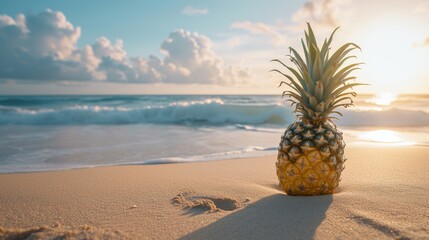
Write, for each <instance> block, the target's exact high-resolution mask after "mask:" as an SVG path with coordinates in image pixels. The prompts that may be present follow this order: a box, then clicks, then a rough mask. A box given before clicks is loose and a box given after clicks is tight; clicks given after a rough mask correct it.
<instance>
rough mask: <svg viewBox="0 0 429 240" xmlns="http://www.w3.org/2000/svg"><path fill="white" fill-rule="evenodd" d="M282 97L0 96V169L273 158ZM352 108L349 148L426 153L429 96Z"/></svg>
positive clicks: (289, 117) (285, 115)
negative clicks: (419, 149) (420, 148)
mask: <svg viewBox="0 0 429 240" xmlns="http://www.w3.org/2000/svg"><path fill="white" fill-rule="evenodd" d="M284 100H285V99H282V98H281V97H280V96H271V95H269V96H268V95H267V96H266V95H263V96H259V95H258V96H249V95H227V96H224V95H219V96H203V95H180V96H172V95H168V96H161V95H157V96H152V95H131V96H124V95H113V96H0V172H1V173H9V172H34V171H49V170H60V169H71V168H84V167H94V166H107V165H123V164H163V163H178V162H194V161H210V160H220V159H232V158H240V157H249V156H264V155H272V154H275V153H276V151H277V145H278V142H279V141H280V136H281V134H282V132H283V131H284V130H285V128H286V127H287V126H288V125H289V124H290V123H292V122H293V121H294V120H295V117H294V115H293V113H292V109H291V108H290V107H289V103H287V102H286V103H285V102H284ZM354 103H355V105H356V107H351V108H348V109H342V110H341V112H342V113H343V114H344V117H343V118H341V119H340V120H338V121H336V123H337V125H339V127H340V129H341V130H342V131H343V132H344V138H345V140H346V142H347V144H348V145H367V146H371V145H376V146H385V147H398V146H399V147H400V146H429V95H399V96H395V95H393V94H378V95H362V96H358V98H356V99H355V102H354ZM346 154H347V150H346ZM274 161H275V159H273V164H274Z"/></svg>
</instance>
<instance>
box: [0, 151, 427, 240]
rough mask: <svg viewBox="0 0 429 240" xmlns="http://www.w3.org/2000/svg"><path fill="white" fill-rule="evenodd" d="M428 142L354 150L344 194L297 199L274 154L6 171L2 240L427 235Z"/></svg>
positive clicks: (0, 182) (0, 187) (0, 198)
mask: <svg viewBox="0 0 429 240" xmlns="http://www.w3.org/2000/svg"><path fill="white" fill-rule="evenodd" d="M428 153H429V150H428V149H427V148H425V147H403V148H393V147H348V148H347V152H346V154H347V156H348V158H349V160H348V161H347V163H346V169H345V171H344V172H343V177H342V178H343V180H342V182H341V184H340V188H339V189H338V192H337V193H336V194H334V195H327V196H318V197H291V196H287V195H285V194H284V193H283V192H282V191H281V190H280V189H279V188H278V187H277V182H278V181H277V178H276V175H275V167H274V162H275V156H270V157H257V158H249V159H234V160H222V161H211V162H200V163H187V164H161V165H130V166H114V167H98V168H88V169H77V170H66V171H55V172H40V173H25V174H2V175H0V191H1V195H0V226H2V228H1V229H0V238H2V239H9V238H8V237H10V239H14V237H16V238H18V239H19V238H25V237H28V236H30V235H31V234H33V235H31V236H39V237H57V236H69V237H77V238H97V237H99V238H118V239H123V238H131V239H176V238H181V239H261V238H266V239H311V238H315V239H428V238H429V225H428V223H429V202H428V199H429V175H428V174H427V173H428V171H429V164H428V162H427V160H428V159H427V154H428Z"/></svg>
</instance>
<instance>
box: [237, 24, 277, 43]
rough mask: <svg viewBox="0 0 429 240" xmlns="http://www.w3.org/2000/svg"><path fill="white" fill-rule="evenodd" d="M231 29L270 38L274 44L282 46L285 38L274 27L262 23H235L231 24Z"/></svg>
mask: <svg viewBox="0 0 429 240" xmlns="http://www.w3.org/2000/svg"><path fill="white" fill-rule="evenodd" d="M231 28H232V29H242V30H245V31H248V32H250V33H252V34H257V35H258V34H259V35H266V36H268V37H270V38H272V39H273V41H274V43H276V44H282V43H284V42H285V38H284V37H283V35H282V34H281V33H280V32H279V31H277V30H276V27H274V26H270V25H267V24H264V23H254V22H251V21H242V22H235V23H233V24H231Z"/></svg>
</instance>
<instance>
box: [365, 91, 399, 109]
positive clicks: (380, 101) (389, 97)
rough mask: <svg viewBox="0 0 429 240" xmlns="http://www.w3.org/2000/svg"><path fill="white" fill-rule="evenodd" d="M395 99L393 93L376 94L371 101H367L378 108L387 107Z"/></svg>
mask: <svg viewBox="0 0 429 240" xmlns="http://www.w3.org/2000/svg"><path fill="white" fill-rule="evenodd" d="M397 98H398V96H397V95H396V94H394V93H391V92H383V93H378V94H376V95H375V96H374V98H373V99H370V100H369V102H371V103H375V104H377V105H380V106H389V105H390V104H391V103H392V102H393V101H395V100H396V99H397Z"/></svg>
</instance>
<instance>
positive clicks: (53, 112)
mask: <svg viewBox="0 0 429 240" xmlns="http://www.w3.org/2000/svg"><path fill="white" fill-rule="evenodd" d="M235 98H236V99H235ZM235 98H233V97H229V98H228V99H226V98H196V99H189V98H180V97H178V96H175V97H167V96H166V97H157V98H156V101H154V99H153V97H152V98H150V97H139V99H137V100H136V99H135V98H132V97H110V98H108V97H86V98H79V97H75V98H65V97H64V98H56V99H55V101H53V100H52V99H50V98H49V97H46V98H34V99H31V98H29V99H26V98H15V99H7V98H3V99H1V98H0V124H2V125H12V124H16V125H86V124H109V125H115V124H140V123H150V124H183V125H196V124H197V125H198V124H199V125H207V126H211V125H213V126H225V125H232V126H235V127H236V128H238V129H244V130H249V131H262V132H270V131H272V130H271V128H272V127H274V128H276V126H278V127H284V126H285V125H286V124H290V123H292V122H293V121H294V120H295V117H294V115H293V114H292V111H291V109H290V108H288V107H285V106H283V105H282V104H280V103H276V102H275V101H273V99H270V98H267V99H265V98H262V97H261V98H260V99H261V101H262V104H261V101H259V102H257V101H256V100H258V99H256V97H255V99H256V100H255V99H251V97H248V98H250V99H246V98H244V97H235ZM114 101H116V102H114ZM130 101H131V102H133V103H132V104H130V103H129V102H130ZM264 101H265V102H264ZM124 102H128V103H124ZM103 103H104V104H103ZM342 112H343V113H344V117H342V118H341V120H339V121H338V122H337V123H338V124H339V125H343V126H429V112H425V111H420V110H404V109H398V108H391V109H385V110H381V111H376V110H367V111H359V110H356V109H354V110H342ZM258 125H270V126H269V128H264V126H258Z"/></svg>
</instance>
